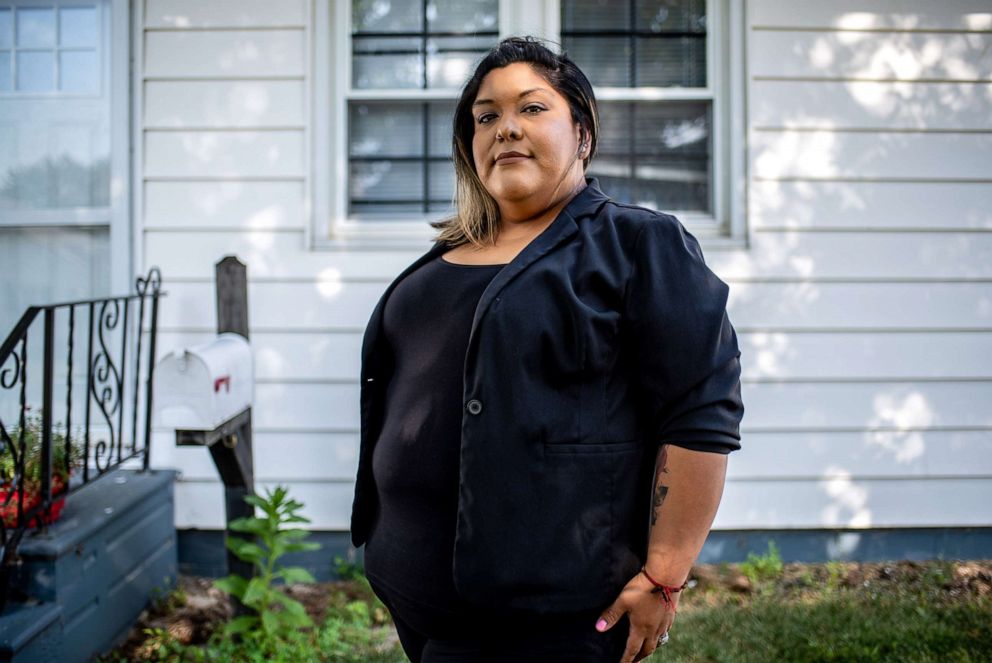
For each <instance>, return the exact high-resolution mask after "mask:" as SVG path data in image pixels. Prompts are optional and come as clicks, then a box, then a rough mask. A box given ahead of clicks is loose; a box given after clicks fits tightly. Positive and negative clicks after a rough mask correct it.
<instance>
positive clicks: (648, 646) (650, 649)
mask: <svg viewBox="0 0 992 663" xmlns="http://www.w3.org/2000/svg"><path fill="white" fill-rule="evenodd" d="M659 637H660V636H659ZM657 648H658V638H646V639H645V640H644V642H643V643H641V649H640V651H638V652H637V658H635V659H634V660H635V661H639V660H641V659H642V658H647V657H648V656H650V655H651V654H653V653H654V650H655V649H657Z"/></svg>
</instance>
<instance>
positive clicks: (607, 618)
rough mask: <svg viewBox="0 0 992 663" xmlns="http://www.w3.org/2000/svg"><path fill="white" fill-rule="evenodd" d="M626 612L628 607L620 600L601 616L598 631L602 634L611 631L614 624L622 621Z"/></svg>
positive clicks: (597, 623)
mask: <svg viewBox="0 0 992 663" xmlns="http://www.w3.org/2000/svg"><path fill="white" fill-rule="evenodd" d="M626 612H627V606H625V605H624V604H623V603H622V602H621V601H619V600H617V601H615V602H614V603H613V605H611V606H610V607H609V608H607V609H606V610H604V611H603V612H602V614H600V616H599V620H597V622H596V630H597V631H599V632H600V633H603V632H605V631H609V630H610V629H611V628H613V626H614V624H616V623H617V622H618V621H620V618H621V617H623V616H624V613H626Z"/></svg>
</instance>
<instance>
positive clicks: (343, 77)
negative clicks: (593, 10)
mask: <svg viewBox="0 0 992 663" xmlns="http://www.w3.org/2000/svg"><path fill="white" fill-rule="evenodd" d="M705 1H706V15H707V87H706V88H665V87H638V88H609V87H596V88H595V92H596V99H597V101H666V100H669V101H670V100H699V99H703V100H707V101H710V102H711V104H712V126H711V132H712V134H711V135H712V146H713V148H712V155H711V161H710V164H711V165H710V181H711V187H710V189H711V192H710V196H711V206H712V209H713V214H705V213H699V212H681V211H678V210H667V209H666V210H661V211H664V212H668V213H671V214H675V215H676V216H678V217H679V219H680V220H681V221H682V222H683V223H684V224H685V226H686V228H687V229H689V231H690V232H692V233H693V234H694V235H696V236H697V237H698V238H699V239H700V241H701V242H703V243H704V244H705V245H706V246H707V247H716V248H720V247H726V248H735V247H742V246H747V234H746V227H745V219H746V204H747V203H746V190H747V186H746V185H747V179H746V178H747V169H746V163H747V160H746V140H745V138H746V134H745V127H746V126H747V124H746V117H745V113H746V103H745V101H746V99H745V89H746V86H745V81H746V72H747V58H746V54H747V44H746V38H747V35H746V30H745V25H746V23H745V18H746V17H745V12H746V6H745V4H744V2H743V1H742V0H705ZM560 4H561V0H540V1H539V2H533V1H531V2H527V1H526V0H499V21H498V25H499V34H500V36H499V38H503V37H506V36H509V35H513V34H533V35H536V36H539V37H542V38H545V39H549V40H550V41H553V42H555V43H561V36H560V35H561V11H560ZM312 11H313V15H312V17H311V19H312V23H311V24H312V25H313V26H314V29H313V43H312V45H311V46H312V54H313V56H312V59H311V62H312V63H313V65H312V66H313V69H312V71H313V72H314V75H313V83H312V89H313V92H312V103H311V104H310V109H309V110H310V114H311V116H310V122H311V126H312V127H313V141H312V149H313V150H314V153H313V158H312V160H311V161H312V163H311V172H310V176H311V180H312V182H313V186H312V187H311V191H312V196H311V201H312V214H313V218H312V223H311V224H309V226H310V227H311V228H312V234H311V238H310V246H311V248H313V249H366V248H367V249H389V248H397V249H422V248H423V243H424V242H425V241H429V240H430V238H431V237H432V236H433V235H434V230H433V229H432V228H431V227H430V226H429V225H428V224H427V222H428V221H433V220H437V219H439V218H440V215H439V214H437V213H433V214H410V215H408V216H406V217H405V218H404V219H403V220H397V221H376V220H368V219H365V220H360V221H359V220H355V219H349V218H348V216H347V207H348V168H349V161H348V136H347V113H348V103H349V102H350V101H355V100H397V101H406V100H409V101H427V100H438V99H442V100H450V99H452V98H455V99H457V96H458V93H459V92H460V90H459V89H450V88H434V89H425V90H421V89H411V90H396V89H390V90H361V89H358V90H356V89H352V88H351V67H352V63H351V0H315V3H314V4H313V5H312ZM322 109H324V110H322ZM731 109H740V112H736V113H732V112H730V111H731Z"/></svg>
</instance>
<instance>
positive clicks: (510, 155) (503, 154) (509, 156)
mask: <svg viewBox="0 0 992 663" xmlns="http://www.w3.org/2000/svg"><path fill="white" fill-rule="evenodd" d="M514 157H523V158H525V159H526V158H528V157H527V155H526V154H521V153H520V152H512V151H511V152H500V153H499V154H497V155H496V161H501V160H503V159H512V158H514Z"/></svg>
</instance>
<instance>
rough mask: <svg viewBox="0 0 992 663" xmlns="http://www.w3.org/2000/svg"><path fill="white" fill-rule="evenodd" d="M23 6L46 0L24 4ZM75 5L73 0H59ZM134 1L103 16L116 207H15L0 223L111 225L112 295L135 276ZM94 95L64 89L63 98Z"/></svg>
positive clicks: (116, 0)
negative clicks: (132, 68)
mask: <svg viewBox="0 0 992 663" xmlns="http://www.w3.org/2000/svg"><path fill="white" fill-rule="evenodd" d="M17 4H18V5H31V4H44V3H40V2H18V3H17ZM59 4H60V5H63V6H64V5H71V4H73V3H59ZM129 4H130V3H129V2H128V0H109V2H108V3H107V5H102V4H101V5H99V6H101V7H105V8H106V9H105V11H102V12H101V14H100V20H101V28H102V30H103V31H105V34H107V35H108V40H107V43H108V44H109V48H105V47H104V45H103V44H102V43H101V44H100V45H99V54H100V67H101V77H102V79H103V80H105V81H108V86H109V90H108V92H109V95H110V99H109V103H110V205H109V207H104V208H96V209H94V208H88V207H87V208H73V209H59V210H10V211H8V212H5V213H4V214H3V215H2V216H0V227H5V228H9V227H28V228H42V227H62V228H72V227H105V226H109V232H110V260H111V264H110V284H109V287H110V294H116V293H122V294H123V293H128V292H131V291H132V290H133V282H132V278H131V275H132V273H133V270H132V265H133V263H132V255H133V254H132V251H131V233H132V230H131V218H132V216H131V196H130V187H129V186H127V183H129V182H130V181H131V149H130V148H131V143H130V141H131V129H130V107H131V93H130V90H131V86H130V63H131V24H130V19H131V17H130V9H129ZM52 94H53V93H24V94H20V93H19V94H17V98H21V99H23V98H30V97H39V96H40V97H51V96H52ZM86 96H90V95H88V94H80V93H68V94H66V93H59V94H58V97H59V98H63V97H65V98H68V99H72V98H78V97H86Z"/></svg>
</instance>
